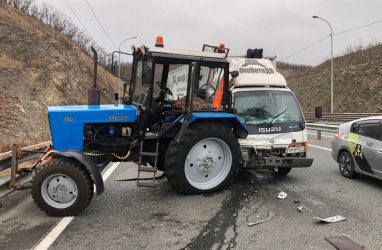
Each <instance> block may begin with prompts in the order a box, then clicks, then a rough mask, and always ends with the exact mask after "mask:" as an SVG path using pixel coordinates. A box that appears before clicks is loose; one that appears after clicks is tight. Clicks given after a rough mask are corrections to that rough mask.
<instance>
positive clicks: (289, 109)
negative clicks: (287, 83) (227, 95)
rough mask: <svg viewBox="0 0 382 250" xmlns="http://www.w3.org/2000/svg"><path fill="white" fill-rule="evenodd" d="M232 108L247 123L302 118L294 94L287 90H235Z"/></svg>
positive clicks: (284, 121)
mask: <svg viewBox="0 0 382 250" xmlns="http://www.w3.org/2000/svg"><path fill="white" fill-rule="evenodd" d="M234 108H235V113H236V114H237V115H238V116H239V117H240V119H241V121H242V122H243V123H244V124H248V125H258V124H264V123H287V122H300V121H303V120H304V119H303V116H302V113H301V109H300V107H299V105H298V102H297V100H296V98H295V96H294V95H293V93H292V92H289V91H279V90H251V91H240V92H236V93H235V96H234Z"/></svg>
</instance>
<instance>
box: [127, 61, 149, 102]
mask: <svg viewBox="0 0 382 250" xmlns="http://www.w3.org/2000/svg"><path fill="white" fill-rule="evenodd" d="M142 69H143V57H140V58H139V60H138V62H137V64H136V70H135V81H132V82H133V84H132V86H131V93H130V94H131V100H132V101H133V102H135V103H141V104H142V103H144V100H145V96H146V95H147V90H148V88H147V87H144V86H143V84H142Z"/></svg>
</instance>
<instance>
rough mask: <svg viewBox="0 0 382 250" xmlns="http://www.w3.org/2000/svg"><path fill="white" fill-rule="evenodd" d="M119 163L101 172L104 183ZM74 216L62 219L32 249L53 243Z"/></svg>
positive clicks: (40, 248) (44, 247) (46, 246)
mask: <svg viewBox="0 0 382 250" xmlns="http://www.w3.org/2000/svg"><path fill="white" fill-rule="evenodd" d="M119 164H120V163H119V162H115V163H113V164H112V165H111V166H110V167H107V168H106V169H104V171H102V179H103V181H106V180H107V179H108V178H109V176H110V175H111V174H112V173H113V171H114V170H115V169H116V168H117V167H118V165H119ZM73 219H74V216H67V217H64V218H62V219H61V220H60V221H59V222H58V223H57V224H56V225H55V226H54V227H53V228H52V229H51V230H50V232H49V233H48V234H47V235H46V236H45V237H44V238H43V239H41V240H40V242H39V243H38V244H37V245H36V246H35V247H34V248H33V249H35V250H46V249H48V248H49V247H50V246H51V245H52V244H53V242H54V241H55V240H56V239H57V238H58V236H60V234H61V233H62V232H63V231H64V230H65V228H66V227H67V226H68V225H69V224H70V222H72V220H73Z"/></svg>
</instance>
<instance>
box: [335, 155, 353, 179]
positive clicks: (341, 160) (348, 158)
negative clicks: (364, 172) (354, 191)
mask: <svg viewBox="0 0 382 250" xmlns="http://www.w3.org/2000/svg"><path fill="white" fill-rule="evenodd" d="M338 167H339V169H340V172H341V174H342V175H343V176H344V177H346V178H350V179H352V178H355V177H357V176H358V173H357V172H355V166H354V160H353V156H352V155H351V154H350V153H349V152H348V151H342V152H341V153H340V156H339V157H338Z"/></svg>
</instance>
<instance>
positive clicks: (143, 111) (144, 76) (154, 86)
mask: <svg viewBox="0 0 382 250" xmlns="http://www.w3.org/2000/svg"><path fill="white" fill-rule="evenodd" d="M132 50H133V51H132V54H133V66H132V74H131V83H130V89H129V95H128V98H126V99H125V101H126V104H127V105H134V106H136V107H137V109H138V111H139V114H140V116H139V124H140V126H139V127H140V135H141V136H143V137H144V136H149V137H153V136H155V137H162V136H164V137H168V136H170V137H172V136H174V133H177V129H176V128H177V127H178V128H179V126H181V125H182V124H184V121H187V122H188V123H189V122H190V120H191V118H192V116H193V115H192V114H193V113H195V112H197V113H206V112H228V113H232V110H231V105H230V100H231V99H230V95H229V89H228V84H224V82H228V77H229V63H228V61H227V60H226V59H225V54H224V53H211V52H194V51H183V50H170V49H165V48H163V47H153V48H148V47H146V46H141V47H139V48H135V47H133V48H132ZM174 90H175V91H174ZM171 131H172V132H173V133H171Z"/></svg>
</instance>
